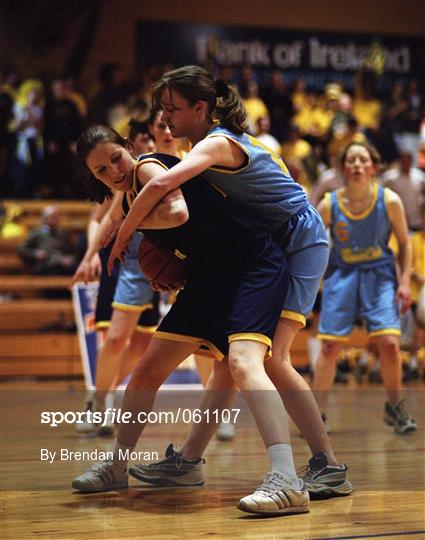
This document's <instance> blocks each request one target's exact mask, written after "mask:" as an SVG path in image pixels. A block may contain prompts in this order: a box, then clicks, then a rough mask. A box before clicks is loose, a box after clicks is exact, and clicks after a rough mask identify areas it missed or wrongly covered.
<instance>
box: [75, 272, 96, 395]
mask: <svg viewBox="0 0 425 540" xmlns="http://www.w3.org/2000/svg"><path fill="white" fill-rule="evenodd" d="M98 290H99V283H98V282H91V283H87V284H86V283H75V285H73V287H72V301H73V304H74V315H75V322H76V325H77V333H78V342H79V344H80V353H81V362H82V364H83V372H84V380H85V383H86V388H87V390H94V389H95V381H96V358H97V348H98V341H97V339H98V336H97V332H96V323H95V313H96V302H97V293H98Z"/></svg>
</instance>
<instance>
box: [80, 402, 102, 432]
mask: <svg viewBox="0 0 425 540" xmlns="http://www.w3.org/2000/svg"><path fill="white" fill-rule="evenodd" d="M95 410H96V405H95V402H94V401H87V403H86V407H85V413H84V415H83V416H82V422H77V423H76V424H75V431H76V432H77V433H78V434H80V435H96V433H97V430H98V429H99V424H98V423H95V422H92V421H91V415H89V414H87V413H88V412H90V413H93V412H94V411H95Z"/></svg>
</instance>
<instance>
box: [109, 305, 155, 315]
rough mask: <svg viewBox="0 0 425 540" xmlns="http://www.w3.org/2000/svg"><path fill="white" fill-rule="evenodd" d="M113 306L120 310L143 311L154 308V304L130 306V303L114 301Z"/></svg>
mask: <svg viewBox="0 0 425 540" xmlns="http://www.w3.org/2000/svg"><path fill="white" fill-rule="evenodd" d="M112 307H113V308H114V309H119V310H120V311H139V312H140V313H142V312H143V311H146V310H147V309H152V308H153V304H143V306H130V305H129V304H120V303H119V302H112Z"/></svg>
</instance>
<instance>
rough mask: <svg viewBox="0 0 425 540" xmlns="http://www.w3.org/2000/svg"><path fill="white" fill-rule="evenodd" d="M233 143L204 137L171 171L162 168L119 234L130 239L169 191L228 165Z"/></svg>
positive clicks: (122, 237) (136, 199) (138, 197)
mask: <svg viewBox="0 0 425 540" xmlns="http://www.w3.org/2000/svg"><path fill="white" fill-rule="evenodd" d="M231 146H235V145H233V144H232V143H230V142H229V141H228V140H227V139H225V138H224V137H211V138H207V139H203V140H202V141H200V142H199V143H198V144H196V145H195V146H194V147H193V148H192V150H191V151H190V152H189V153H188V154H187V156H186V157H185V159H184V160H183V161H181V162H180V163H178V164H177V165H175V166H174V167H172V169H170V170H168V171H164V170H163V169H161V170H160V167H159V168H158V173H157V174H155V176H153V177H152V178H150V181H149V182H148V183H146V184H145V186H144V187H143V189H142V190H141V192H140V193H139V194H138V195H137V197H136V198H135V200H134V202H133V205H132V207H131V209H130V212H129V213H128V216H127V218H126V220H125V222H124V224H123V226H122V227H121V229H120V232H119V237H120V239H122V240H128V238H130V236H131V234H132V233H133V232H134V231H135V230H136V228H137V227H138V226H139V223H140V222H141V221H142V222H143V220H144V219H145V218H146V217H147V216H148V215H149V214H150V213H151V212H152V210H153V208H154V207H155V206H156V205H157V204H158V203H159V202H160V201H161V200H162V199H163V198H164V197H165V196H166V195H167V194H168V193H170V192H172V191H173V190H175V189H177V188H178V187H180V186H181V185H182V184H184V183H185V182H187V181H188V180H190V179H191V178H194V177H195V176H197V175H198V174H200V173H201V172H203V171H205V170H206V169H208V168H209V167H211V166H212V165H214V164H217V163H220V164H223V165H225V166H231V165H229V162H228V161H227V160H226V157H227V158H228V159H229V161H230V162H231V160H232V157H233V154H232V149H231Z"/></svg>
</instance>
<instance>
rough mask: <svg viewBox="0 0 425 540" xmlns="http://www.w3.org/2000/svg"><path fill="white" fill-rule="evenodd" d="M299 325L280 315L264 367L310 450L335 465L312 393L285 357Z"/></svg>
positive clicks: (334, 458)
mask: <svg viewBox="0 0 425 540" xmlns="http://www.w3.org/2000/svg"><path fill="white" fill-rule="evenodd" d="M301 327H302V325H301V323H300V322H298V321H294V320H291V319H285V318H282V319H280V321H279V324H278V327H277V330H276V333H275V335H274V339H273V356H272V358H271V359H270V360H268V361H266V363H265V366H266V370H267V373H268V374H269V376H270V378H271V380H272V381H273V383H274V385H275V386H276V388H277V389H278V390H279V392H280V395H281V397H282V400H283V403H284V405H285V408H286V410H287V411H288V414H289V416H290V417H291V418H292V420H293V421H294V422H295V424H296V425H297V427H298V429H299V430H300V431H301V433H302V434H303V435H304V437H305V439H306V441H307V444H308V445H309V447H310V449H311V452H312V454H313V455H315V454H318V453H321V452H324V453H326V454H327V456H328V463H329V465H337V463H338V462H337V460H336V457H335V455H334V452H333V449H332V446H331V443H330V440H329V437H328V435H327V433H326V431H325V428H324V425H323V422H322V419H321V416H320V411H319V408H318V406H317V403H316V400H315V399H314V395H313V393H312V391H311V390H310V387H309V386H308V384H307V383H306V382H305V380H304V379H303V378H302V377H301V375H300V374H299V373H297V371H296V370H295V369H294V367H293V366H292V365H291V364H290V362H289V361H288V355H289V350H290V348H291V346H292V343H293V341H294V338H295V336H296V334H297V333H298V331H299V329H300V328H301ZM316 370H317V367H316ZM332 380H333V379H332Z"/></svg>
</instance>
